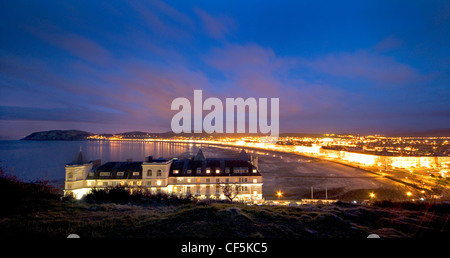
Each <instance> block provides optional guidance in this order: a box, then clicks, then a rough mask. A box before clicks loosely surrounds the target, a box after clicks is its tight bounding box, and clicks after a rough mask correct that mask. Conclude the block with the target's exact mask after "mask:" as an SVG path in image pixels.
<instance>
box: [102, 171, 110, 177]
mask: <svg viewBox="0 0 450 258" xmlns="http://www.w3.org/2000/svg"><path fill="white" fill-rule="evenodd" d="M110 174H111V173H109V172H100V176H109V175H110Z"/></svg>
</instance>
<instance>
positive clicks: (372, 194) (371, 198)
mask: <svg viewBox="0 0 450 258" xmlns="http://www.w3.org/2000/svg"><path fill="white" fill-rule="evenodd" d="M373 198H375V194H374V193H370V201H373Z"/></svg>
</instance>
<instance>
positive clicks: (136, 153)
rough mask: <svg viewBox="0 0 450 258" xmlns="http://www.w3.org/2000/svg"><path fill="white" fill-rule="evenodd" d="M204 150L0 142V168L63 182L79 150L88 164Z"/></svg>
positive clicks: (194, 147)
mask: <svg viewBox="0 0 450 258" xmlns="http://www.w3.org/2000/svg"><path fill="white" fill-rule="evenodd" d="M202 147H204V146H203V145H202V144H195V143H170V142H127V141H20V140H10V141H0V167H1V168H2V170H3V171H5V172H7V173H8V174H11V175H14V176H16V177H18V178H19V179H22V180H24V181H34V180H48V181H52V180H63V179H64V176H65V169H64V167H65V165H66V164H68V163H70V162H71V161H72V160H73V159H74V158H75V156H76V155H77V154H78V152H79V151H80V149H81V150H82V151H83V153H84V155H85V156H86V158H87V159H88V160H89V161H92V160H98V159H101V162H102V164H103V163H106V162H109V161H126V160H128V159H132V160H133V161H144V160H145V157H147V156H153V157H154V158H159V157H163V158H173V157H189V156H192V155H195V154H196V153H197V151H198V149H200V148H202Z"/></svg>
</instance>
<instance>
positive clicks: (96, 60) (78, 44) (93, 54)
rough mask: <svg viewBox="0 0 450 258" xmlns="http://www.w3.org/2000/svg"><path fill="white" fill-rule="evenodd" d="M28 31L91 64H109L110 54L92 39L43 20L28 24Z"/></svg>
mask: <svg viewBox="0 0 450 258" xmlns="http://www.w3.org/2000/svg"><path fill="white" fill-rule="evenodd" d="M27 29H28V31H29V32H30V33H31V34H33V35H35V36H37V37H39V38H41V39H43V40H45V41H46V42H48V43H50V44H52V45H53V46H55V47H57V48H60V49H63V50H66V51H67V52H68V53H69V54H71V55H72V56H75V57H78V58H81V59H83V60H85V61H88V62H90V63H92V64H96V65H101V66H107V65H110V63H111V60H112V58H113V57H112V54H111V53H110V52H109V51H108V50H107V49H106V48H105V47H103V46H102V45H101V44H99V43H97V42H95V41H94V40H92V39H90V38H88V37H85V36H83V35H79V34H76V33H72V32H69V31H65V30H63V29H61V28H59V27H57V26H56V25H54V24H50V23H49V22H46V21H43V22H41V23H40V24H38V26H34V27H31V26H28V27H27Z"/></svg>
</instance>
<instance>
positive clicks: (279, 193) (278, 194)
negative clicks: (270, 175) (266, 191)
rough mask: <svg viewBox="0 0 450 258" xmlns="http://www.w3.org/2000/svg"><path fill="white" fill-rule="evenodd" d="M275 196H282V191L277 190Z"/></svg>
mask: <svg viewBox="0 0 450 258" xmlns="http://www.w3.org/2000/svg"><path fill="white" fill-rule="evenodd" d="M277 196H278V199H280V198H281V196H283V193H282V192H281V191H278V192H277Z"/></svg>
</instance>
